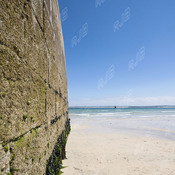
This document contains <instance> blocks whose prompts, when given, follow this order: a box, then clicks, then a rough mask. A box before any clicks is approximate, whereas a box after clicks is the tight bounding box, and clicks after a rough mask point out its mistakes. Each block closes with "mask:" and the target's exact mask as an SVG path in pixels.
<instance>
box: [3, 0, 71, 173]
mask: <svg viewBox="0 0 175 175" xmlns="http://www.w3.org/2000/svg"><path fill="white" fill-rule="evenodd" d="M0 7H1V8H0V30H1V32H0V156H1V159H0V175H6V174H9V175H10V174H11V175H13V174H14V175H17V174H21V175H23V174H28V175H33V174H42V175H43V174H49V173H50V174H49V175H51V174H53V175H54V174H60V168H61V163H62V159H63V158H65V145H66V140H67V136H68V134H69V131H70V122H69V119H68V98H67V78H66V65H65V57H64V43H63V37H62V29H61V22H60V16H59V8H58V2H57V0H52V1H51V0H20V1H14V0H8V1H0Z"/></svg>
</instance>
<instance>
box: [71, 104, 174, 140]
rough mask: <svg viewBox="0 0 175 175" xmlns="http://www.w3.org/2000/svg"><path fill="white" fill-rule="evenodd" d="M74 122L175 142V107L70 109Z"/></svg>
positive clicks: (72, 121)
mask: <svg viewBox="0 0 175 175" xmlns="http://www.w3.org/2000/svg"><path fill="white" fill-rule="evenodd" d="M69 118H70V119H71V123H73V124H75V123H76V124H79V125H81V123H83V124H84V123H87V124H88V125H91V126H94V127H93V128H96V129H99V128H100V129H101V130H105V131H108V130H110V131H113V132H128V133H130V132H132V133H136V134H142V135H145V136H146V137H161V138H164V139H171V140H175V107H174V106H173V107H170V106H163V107H161V106H156V107H148V106H146V107H137V106H132V107H116V108H114V107H70V108H69Z"/></svg>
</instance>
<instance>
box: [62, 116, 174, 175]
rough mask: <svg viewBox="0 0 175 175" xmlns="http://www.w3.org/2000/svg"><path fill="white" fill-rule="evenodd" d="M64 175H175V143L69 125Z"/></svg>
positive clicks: (83, 123) (87, 125) (93, 126)
mask: <svg viewBox="0 0 175 175" xmlns="http://www.w3.org/2000/svg"><path fill="white" fill-rule="evenodd" d="M66 150H67V159H66V160H64V161H63V166H67V167H66V168H65V169H63V172H64V174H65V175H174V174H175V141H173V140H170V139H164V138H159V137H152V136H150V135H141V134H137V133H136V132H129V131H116V130H115V131H114V130H112V129H110V128H106V127H102V126H101V125H97V124H96V123H94V124H93V122H92V121H83V120H81V121H78V122H77V121H74V119H73V121H72V131H71V133H70V136H69V139H68V143H67V147H66Z"/></svg>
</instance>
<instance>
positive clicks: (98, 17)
mask: <svg viewBox="0 0 175 175" xmlns="http://www.w3.org/2000/svg"><path fill="white" fill-rule="evenodd" d="M58 2H59V8H60V14H61V20H62V29H63V37H64V45H65V56H66V64H67V77H68V95H69V105H70V106H85V105H88V106H99V105H162V104H165V105H175V0H58Z"/></svg>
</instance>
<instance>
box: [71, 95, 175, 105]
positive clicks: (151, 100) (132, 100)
mask: <svg viewBox="0 0 175 175" xmlns="http://www.w3.org/2000/svg"><path fill="white" fill-rule="evenodd" d="M69 105H70V106H113V105H117V106H146V105H147V106H151V105H175V97H173V96H172V97H171V96H159V97H122V98H121V97H120V98H106V99H90V98H82V99H74V100H70V101H69Z"/></svg>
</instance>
